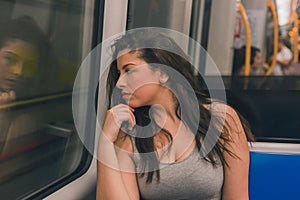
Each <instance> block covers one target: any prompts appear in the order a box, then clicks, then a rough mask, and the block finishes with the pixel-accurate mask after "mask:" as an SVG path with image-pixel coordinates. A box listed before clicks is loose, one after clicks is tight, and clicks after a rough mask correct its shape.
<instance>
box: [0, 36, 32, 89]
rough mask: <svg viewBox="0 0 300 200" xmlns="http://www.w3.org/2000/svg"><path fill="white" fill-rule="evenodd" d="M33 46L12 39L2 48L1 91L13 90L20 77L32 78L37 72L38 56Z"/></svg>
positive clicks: (0, 64) (0, 55) (0, 56)
mask: <svg viewBox="0 0 300 200" xmlns="http://www.w3.org/2000/svg"><path fill="white" fill-rule="evenodd" d="M37 55H38V54H37V51H36V49H35V48H34V46H33V45H31V44H30V43H28V42H25V41H22V40H18V39H12V40H8V41H7V42H6V43H5V45H3V47H2V48H0V89H1V90H4V91H9V90H12V89H13V88H14V86H15V84H16V82H17V80H18V79H19V78H20V77H32V76H34V75H35V74H36V72H37V64H38V56H37Z"/></svg>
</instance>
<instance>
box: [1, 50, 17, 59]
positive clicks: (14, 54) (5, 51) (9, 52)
mask: <svg viewBox="0 0 300 200" xmlns="http://www.w3.org/2000/svg"><path fill="white" fill-rule="evenodd" d="M3 52H4V53H7V54H11V55H13V56H15V57H19V55H18V54H16V53H15V52H13V51H10V50H4V51H3Z"/></svg>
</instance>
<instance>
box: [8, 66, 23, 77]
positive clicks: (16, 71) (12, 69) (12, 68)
mask: <svg viewBox="0 0 300 200" xmlns="http://www.w3.org/2000/svg"><path fill="white" fill-rule="evenodd" d="M22 71H23V63H18V64H15V65H13V66H10V67H9V72H10V73H12V74H14V75H17V76H21V75H22Z"/></svg>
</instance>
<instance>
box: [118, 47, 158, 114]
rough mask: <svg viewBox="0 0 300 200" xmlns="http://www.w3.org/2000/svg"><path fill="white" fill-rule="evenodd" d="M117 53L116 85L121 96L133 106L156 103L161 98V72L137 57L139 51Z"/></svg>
mask: <svg viewBox="0 0 300 200" xmlns="http://www.w3.org/2000/svg"><path fill="white" fill-rule="evenodd" d="M119 55H121V56H119V57H118V59H117V68H118V71H119V79H118V82H117V84H116V86H117V87H118V88H119V89H120V90H121V92H122V98H123V99H124V100H125V101H126V102H127V104H128V105H129V106H131V107H133V108H137V107H141V106H146V105H154V104H156V103H158V102H159V101H160V100H161V99H160V91H161V89H162V87H161V86H160V82H159V80H160V75H161V72H160V71H159V70H153V69H151V68H150V66H149V64H148V63H146V62H145V61H144V60H143V59H141V58H139V52H135V53H128V52H127V53H125V54H119Z"/></svg>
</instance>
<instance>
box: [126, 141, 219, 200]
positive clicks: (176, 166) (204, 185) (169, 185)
mask: <svg viewBox="0 0 300 200" xmlns="http://www.w3.org/2000/svg"><path fill="white" fill-rule="evenodd" d="M132 141H133V146H134V151H135V153H137V149H136V147H135V142H134V139H132ZM139 160H140V159H139V158H138V154H135V156H134V162H135V165H136V170H137V172H138V171H139ZM160 166H161V167H162V168H161V169H160V181H159V182H157V180H156V175H155V174H154V176H153V180H152V182H151V183H148V184H147V183H146V179H147V174H145V176H143V177H140V176H139V175H138V174H137V181H138V186H139V191H140V193H141V196H142V198H143V199H145V200H151V199H153V200H154V199H155V200H160V199H162V200H171V199H172V200H177V199H178V200H179V199H180V200H183V199H189V200H193V199H201V200H202V199H203V200H205V199H210V200H217V199H218V200H219V199H221V196H222V195H221V194H222V185H223V179H224V178H223V166H222V165H221V164H220V165H218V166H217V167H214V166H213V165H212V164H211V163H209V162H207V161H206V160H204V159H203V158H201V157H200V154H199V152H198V150H197V148H196V147H195V149H194V151H193V152H192V153H191V154H190V155H189V156H188V157H187V158H185V159H183V160H181V161H179V162H175V163H170V164H166V163H161V164H160Z"/></svg>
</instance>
